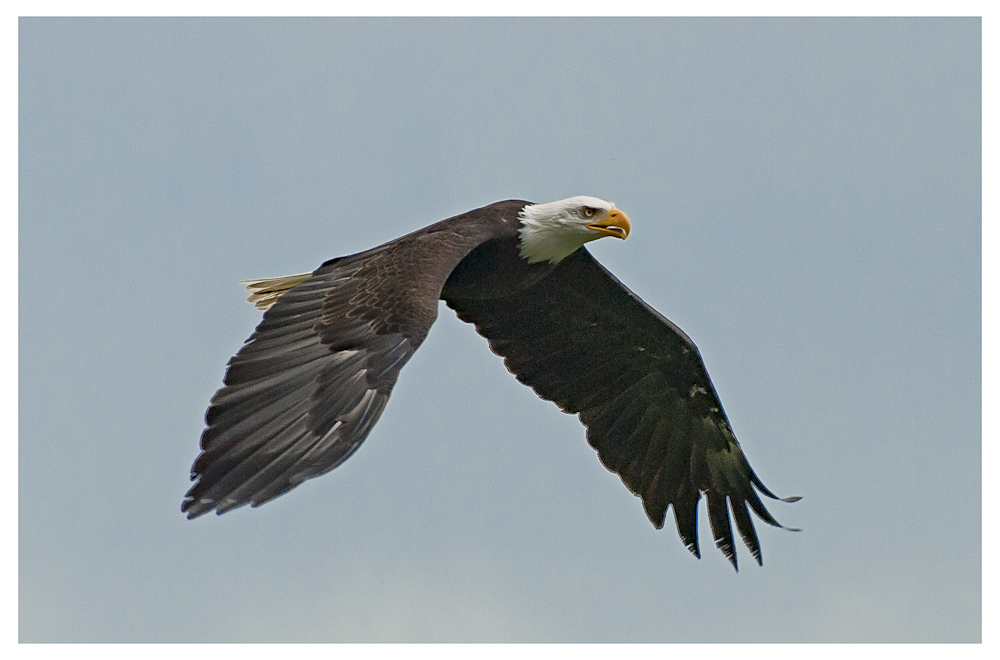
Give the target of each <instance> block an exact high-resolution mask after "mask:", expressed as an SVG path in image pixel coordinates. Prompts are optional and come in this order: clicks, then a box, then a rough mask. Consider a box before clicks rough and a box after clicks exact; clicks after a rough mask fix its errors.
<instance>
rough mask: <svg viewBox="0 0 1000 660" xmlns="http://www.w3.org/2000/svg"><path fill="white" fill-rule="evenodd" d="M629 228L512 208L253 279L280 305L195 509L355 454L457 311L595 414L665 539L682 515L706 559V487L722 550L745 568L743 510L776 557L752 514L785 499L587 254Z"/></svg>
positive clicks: (653, 317) (267, 323) (552, 388)
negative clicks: (700, 526) (437, 324)
mask: <svg viewBox="0 0 1000 660" xmlns="http://www.w3.org/2000/svg"><path fill="white" fill-rule="evenodd" d="M526 206H527V207H528V208H527V209H526ZM529 211H530V213H529ZM573 214H577V215H573ZM557 215H558V218H559V219H556V218H557ZM577 216H579V217H577ZM565 218H569V221H567V220H566V219H565ZM588 221H589V223H588ZM536 225H537V226H538V227H539V228H540V230H539V232H540V233H538V234H537V236H538V238H537V239H536V238H535V236H536V234H533V232H535V231H536V230H535V228H534V227H535V226H536ZM584 227H586V229H583V228H584ZM628 229H629V226H628V219H627V218H625V216H624V214H621V213H620V212H619V211H617V209H614V207H613V205H610V204H608V203H607V202H603V201H602V200H597V199H595V198H570V199H569V200H562V201H560V202H553V203H552V204H548V205H534V206H530V205H529V203H528V202H524V201H517V200H512V201H506V202H499V203H496V204H492V205H490V206H487V207H484V208H481V209H477V210H475V211H470V212H469V213H466V214H463V215H460V216H456V217H453V218H449V219H447V220H444V221H442V222H439V223H437V224H434V225H431V226H429V227H426V228H424V229H421V230H419V231H416V232H414V233H412V234H409V235H407V236H404V237H402V238H399V239H397V240H395V241H392V242H390V243H387V244H385V245H382V246H380V247H377V248H374V249H372V250H368V251H366V252H361V253H358V254H355V255H351V256H347V257H340V258H338V259H333V260H331V261H327V262H326V263H324V264H323V265H322V266H320V267H319V268H318V269H316V270H315V271H314V272H313V273H311V274H308V275H301V276H292V277H290V278H276V279H275V280H261V281H259V282H256V283H254V284H251V286H250V287H248V288H251V289H252V290H254V291H257V292H258V293H255V295H254V296H251V300H262V301H263V302H258V305H259V306H262V307H267V306H268V305H269V304H270V303H273V306H270V308H269V309H267V311H266V312H265V314H264V318H263V320H262V321H261V323H260V324H259V325H258V326H257V329H256V331H255V332H254V334H253V335H252V336H251V337H250V339H248V340H247V343H246V344H245V345H244V346H243V348H242V349H241V350H240V351H239V353H237V354H236V356H235V357H233V359H232V360H230V363H229V368H228V370H227V372H226V376H225V381H224V382H225V386H224V387H223V388H222V389H220V390H219V391H218V392H217V393H216V394H215V396H214V397H213V398H212V402H211V406H210V407H209V409H208V412H207V413H206V415H205V420H206V423H207V425H208V428H206V429H205V431H204V433H203V435H202V438H201V448H202V453H201V455H200V456H199V457H198V459H197V460H196V461H195V463H194V466H193V467H192V469H191V476H192V479H197V480H198V481H197V483H195V484H194V485H193V486H192V488H191V489H190V491H189V492H188V493H187V497H186V498H185V500H184V503H183V505H182V507H181V508H182V510H183V511H186V512H187V514H188V518H194V517H196V516H199V515H202V514H203V513H206V512H208V511H211V510H212V509H215V510H216V511H217V512H218V513H220V514H221V513H223V512H225V511H228V510H229V509H232V508H235V507H239V506H242V505H244V504H247V503H250V504H251V505H253V506H258V505H260V504H263V503H264V502H266V501H268V500H270V499H272V498H274V497H277V496H278V495H281V494H282V493H284V492H286V491H288V490H290V489H291V488H294V487H295V486H297V485H298V484H300V483H301V482H302V481H304V480H306V479H309V478H312V477H315V476H318V475H320V474H323V473H325V472H328V471H330V470H332V469H333V468H335V467H337V465H339V464H340V463H341V462H343V461H344V460H346V459H347V458H348V457H349V456H350V455H351V454H353V453H354V451H355V450H356V449H357V448H358V446H359V445H360V444H361V443H362V442H363V441H364V439H365V437H366V436H367V435H368V433H369V432H370V431H371V429H372V427H373V426H374V424H375V422H376V421H377V420H378V418H379V416H380V415H381V413H382V410H383V409H384V408H385V405H386V402H387V401H388V398H389V394H390V392H391V390H392V387H393V385H395V383H396V380H397V378H398V377H399V372H400V369H402V367H403V365H404V364H406V362H407V360H409V359H410V357H411V356H412V355H413V352H414V351H415V350H416V349H417V348H418V347H419V346H420V344H421V342H423V340H424V338H425V337H426V336H427V332H428V331H429V330H430V326H431V324H432V323H433V322H434V319H435V318H436V316H437V309H438V307H437V305H438V303H437V301H438V300H439V299H443V300H444V301H445V302H446V303H447V305H448V306H449V307H451V308H452V309H454V310H455V311H456V313H457V314H458V317H459V318H460V319H462V320H463V321H466V322H469V323H473V324H474V325H475V327H476V330H477V331H478V332H479V333H480V334H481V335H483V336H484V337H486V339H487V340H488V341H489V344H490V348H491V349H492V350H493V351H494V352H495V353H497V354H498V355H500V356H502V357H503V358H504V363H505V364H506V366H507V368H508V370H509V371H510V372H511V373H513V374H514V375H515V377H516V378H517V379H518V380H519V381H520V382H522V383H524V384H525V385H528V386H530V387H531V388H532V389H534V390H535V392H536V393H538V395H539V396H540V397H542V398H544V399H548V400H550V401H553V402H555V403H556V405H558V406H559V407H560V408H561V409H562V410H563V411H564V412H567V413H571V414H578V415H579V416H580V420H581V421H582V422H583V424H584V425H585V426H586V427H587V440H588V441H589V443H590V444H591V446H593V447H594V449H596V450H597V453H598V456H599V458H600V459H601V462H602V463H603V464H604V465H605V467H607V468H608V469H609V470H612V471H614V472H616V473H617V474H619V475H620V476H621V479H622V481H623V482H624V483H625V485H626V486H627V487H628V488H629V490H631V491H632V492H633V493H635V494H636V495H638V496H639V497H641V498H642V501H643V505H644V507H645V509H646V514H647V515H648V516H649V519H650V520H651V521H652V522H653V524H654V525H655V526H656V527H657V528H660V527H662V526H663V523H664V519H665V516H666V512H667V509H668V508H669V507H670V506H671V505H672V506H673V511H674V518H675V520H676V523H677V529H678V532H679V533H680V536H681V538H682V539H683V541H684V543H685V544H686V545H687V547H688V548H689V549H690V550H691V552H693V553H694V554H695V555H696V556H700V553H699V548H698V537H697V528H696V525H697V522H696V521H697V504H698V500H699V499H700V497H701V494H702V493H704V494H705V495H706V496H707V500H708V512H709V520H710V522H711V527H712V533H713V535H714V537H715V540H716V545H717V546H718V547H719V548H720V549H721V550H722V551H723V552H724V553H725V555H726V556H727V557H728V558H729V559H730V561H731V562H732V563H733V566H734V567H735V566H736V565H737V562H736V553H735V548H734V544H733V534H732V529H731V526H730V518H729V508H731V509H732V513H733V518H734V519H735V522H736V528H737V530H738V531H739V533H740V535H741V536H742V537H743V540H744V542H745V543H746V545H747V547H749V548H750V551H751V552H752V553H753V556H754V558H755V559H756V560H757V562H758V563H760V562H761V556H760V546H759V543H758V541H757V535H756V533H755V531H754V527H753V523H752V522H751V518H750V515H749V512H748V508H749V509H752V510H753V511H754V513H755V514H756V515H757V516H759V517H760V518H761V519H763V520H765V521H766V522H768V523H770V524H772V525H775V526H779V527H780V525H779V524H778V523H777V521H775V520H774V518H773V517H772V516H771V515H770V514H769V513H768V511H767V509H765V507H764V505H763V503H762V502H761V500H760V499H759V497H758V496H757V493H756V492H755V490H754V487H756V489H757V490H759V491H760V492H761V493H763V494H764V495H766V496H768V497H772V498H774V497H775V496H774V495H773V494H772V493H771V492H770V491H769V490H768V489H767V488H766V487H764V485H763V484H762V483H761V481H760V479H758V477H757V475H756V474H754V471H753V470H752V469H751V468H750V465H749V464H748V463H747V461H746V458H745V457H744V455H743V452H742V450H741V449H740V446H739V444H738V443H737V441H736V438H735V436H734V434H733V432H732V429H731V427H730V425H729V421H728V419H727V418H726V414H725V412H724V411H723V408H722V404H721V403H720V401H719V398H718V396H717V395H716V392H715V388H714V387H713V385H712V382H711V380H710V379H709V377H708V373H707V372H706V371H705V367H704V364H703V363H702V360H701V357H700V355H699V353H698V349H697V348H696V347H695V345H694V343H693V342H692V341H691V340H690V339H689V338H688V337H687V335H685V334H684V333H683V332H682V331H681V330H680V329H679V328H677V327H676V326H675V325H674V324H673V323H671V322H670V321H669V320H667V319H666V318H664V317H663V316H661V315H660V314H659V313H658V312H656V310H654V309H652V308H651V307H649V306H648V305H647V304H646V303H644V302H643V301H642V300H640V299H639V298H638V297H637V296H636V295H635V294H633V293H632V292H631V291H629V290H628V289H627V288H625V286H623V285H622V284H621V283H620V282H619V281H618V280H617V279H616V278H615V277H614V276H613V275H611V273H609V272H608V271H607V270H605V269H604V268H603V267H602V266H601V265H600V264H599V263H597V261H595V260H594V258H593V257H592V256H591V255H590V253H589V252H588V251H587V250H586V249H585V248H583V247H582V244H583V243H584V242H585V241H588V240H593V239H594V238H598V237H600V236H602V235H614V236H618V237H619V238H624V237H625V236H627V234H628ZM545 232H549V233H545ZM553 232H554V233H555V234H558V237H559V240H563V239H564V238H565V240H567V241H569V243H568V245H569V247H571V248H573V249H572V250H571V251H569V256H566V257H565V258H561V259H560V258H559V254H561V252H559V250H560V249H562V248H561V247H559V246H557V247H556V248H555V251H554V252H553V251H551V249H552V248H551V244H550V243H544V241H550V242H551V236H553V235H555V234H554V233H553ZM560 232H562V233H560ZM588 232H589V233H588ZM563 234H565V236H563ZM535 240H538V241H542V242H539V243H537V245H536V244H535V243H533V242H532V241H535ZM576 243H579V245H576ZM568 250H569V248H566V249H562V252H566V251H568ZM557 253H558V254H557ZM553 255H555V256H553ZM529 261H534V262H535V263H529ZM254 287H256V288H254ZM260 292H263V293H260ZM727 499H728V500H729V506H728V507H727V504H726V500H727ZM795 499H797V498H788V499H787V500H786V501H794V500H795Z"/></svg>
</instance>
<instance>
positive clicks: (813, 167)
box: [18, 19, 982, 642]
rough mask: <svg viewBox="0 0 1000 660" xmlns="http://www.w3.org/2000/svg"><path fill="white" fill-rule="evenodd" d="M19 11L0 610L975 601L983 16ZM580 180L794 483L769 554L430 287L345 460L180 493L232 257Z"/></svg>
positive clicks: (743, 421)
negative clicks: (137, 16) (677, 516)
mask: <svg viewBox="0 0 1000 660" xmlns="http://www.w3.org/2000/svg"><path fill="white" fill-rule="evenodd" d="M19 26H20V29H19V102H20V103H19V105H20V115H19V135H18V139H19V186H20V190H19V209H20V217H19V246H18V249H19V283H18V286H19V289H18V305H19V319H18V320H19V411H18V414H19V424H20V427H19V454H18V466H19V502H18V514H19V555H18V560H19V585H18V586H19V619H18V621H19V627H20V630H19V636H20V640H21V641H22V642H28V641H106V642H118V641H132V642H150V641H171V642H185V641H202V642H205V641H234V642H235V641H285V642H293V641H540V642H541V641H566V642H571V641H579V642H588V641H600V642H612V641H618V642H676V641H687V642H701V641H718V642H756V641H771V642H791V641H801V642H810V641H873V642H874V641H897V642H918V641H941V642H944V641H955V642H958V641H963V642H972V641H978V640H980V639H981V632H982V631H981V596H982V590H981V565H982V556H981V540H982V525H981V513H982V507H981V488H982V482H981V440H982V438H981V430H980V424H981V419H982V406H981V339H982V337H981V329H980V328H981V326H980V321H981V307H980V300H981V293H982V289H981V242H980V228H981V227H980V223H981V203H980V200H981V166H980V163H981V146H980V144H981V142H980V140H981V121H982V116H981V88H980V81H981V22H980V21H979V20H977V19H960V20H941V19H918V20H901V19H883V20H870V19H869V20H846V19H830V20H817V19H810V20H768V19H756V20H754V19H750V20H748V19H737V20H697V19H683V20H666V19H664V20H650V19H643V20H432V19H423V20H413V19H409V20H225V19H223V20H206V19H198V20H181V19H169V20H162V19H161V20H100V19H83V20H79V19H78V20H37V19H22V20H21V21H20V24H19ZM576 194H587V195H595V196H598V197H601V198H604V199H607V200H610V201H613V202H615V203H616V204H617V205H618V207H619V208H621V209H623V210H624V211H625V212H626V213H628V214H629V217H630V218H631V220H632V226H633V232H632V235H631V237H630V238H629V240H627V241H625V242H620V241H610V240H606V241H599V242H597V243H595V244H592V252H593V253H594V254H595V255H596V256H597V257H598V258H599V259H600V260H601V261H602V262H603V263H604V264H605V265H606V266H607V267H608V268H609V269H610V270H611V271H612V272H614V273H615V274H616V275H617V276H618V277H619V278H620V279H621V280H622V281H623V282H624V283H626V284H627V285H628V286H629V287H630V288H632V289H633V290H634V291H635V292H636V293H637V294H639V295H640V296H642V297H643V298H644V299H645V300H646V301H647V302H649V303H650V304H651V305H653V306H654V307H656V308H657V309H658V310H660V311H661V312H662V313H663V314H664V315H666V316H667V317H669V318H670V319H671V320H673V321H674V322H675V323H677V324H678V325H679V326H680V327H682V328H683V329H684V330H685V331H686V332H687V333H688V334H689V335H690V336H691V337H692V338H693V339H694V341H695V342H696V343H697V344H698V346H699V348H700V349H701V352H702V355H703V357H704V359H705V362H706V364H707V366H708V370H709V373H710V374H711V376H712V378H713V380H714V382H715V385H716V388H717V390H718V392H719V394H720V396H721V398H722V401H723V403H724V404H725V406H726V410H727V412H728V414H729V417H730V420H731V422H732V425H733V428H734V430H735V432H736V435H737V437H738V438H739V439H740V442H741V444H742V446H743V449H744V451H745V453H746V455H747V457H748V458H749V460H750V463H751V464H752V465H753V466H754V468H755V470H756V471H757V473H758V474H759V475H760V477H761V478H762V479H763V481H764V483H765V484H767V485H768V486H769V487H770V488H771V489H772V490H773V491H775V492H776V493H778V494H780V495H782V496H788V495H801V496H803V500H802V501H801V502H799V503H796V504H781V503H774V504H771V505H770V509H771V511H772V513H773V514H774V515H775V516H776V517H777V518H778V519H779V520H780V521H782V522H783V523H786V524H788V525H791V526H796V527H801V528H803V531H802V532H799V533H793V532H788V531H783V530H777V529H773V528H770V527H768V526H767V525H765V524H764V523H762V522H759V521H758V524H757V529H758V532H759V534H760V537H761V545H762V550H763V556H764V566H763V567H762V568H761V567H757V566H756V565H755V564H754V563H753V562H752V560H751V558H750V555H749V553H748V552H747V551H746V550H745V548H743V547H742V546H741V547H740V548H739V549H738V552H739V556H740V559H741V570H740V572H739V573H734V572H733V570H732V568H731V567H730V566H729V564H728V562H727V561H726V560H725V558H724V556H723V555H722V554H721V553H720V552H719V551H717V550H716V549H715V548H714V547H713V543H712V540H711V537H710V533H709V530H708V525H707V518H706V516H705V515H704V505H702V518H701V524H700V528H701V543H702V554H703V558H702V559H701V560H697V559H695V558H694V557H693V556H691V555H690V554H689V553H688V551H687V550H686V549H685V548H684V546H683V544H682V543H681V541H680V540H679V539H678V537H677V533H676V530H675V529H674V525H673V522H672V520H671V519H670V518H669V517H668V520H667V524H666V525H665V527H664V529H663V530H660V531H656V530H654V529H653V527H652V526H651V525H650V524H649V522H648V520H647V519H646V516H645V514H644V512H643V509H642V506H641V502H640V501H639V500H638V499H637V498H636V497H634V496H633V495H631V494H630V493H629V492H628V491H627V489H626V488H625V487H624V486H623V485H622V483H621V481H620V479H619V478H618V477H617V476H616V475H614V474H612V473H610V472H608V471H607V470H605V469H604V467H603V466H602V465H601V464H600V462H599V461H598V459H597V456H596V453H595V452H594V451H593V450H592V449H591V448H590V447H589V446H588V445H587V442H586V440H585V437H584V429H583V427H582V426H581V425H580V424H579V422H578V421H577V420H576V418H574V417H570V416H568V415H563V414H562V413H560V412H559V411H558V409H557V408H556V407H555V406H554V405H552V404H551V403H547V402H544V401H541V400H539V399H537V398H536V397H535V396H534V394H533V393H532V392H531V391H530V390H529V389H527V388H525V387H523V386H521V385H520V384H518V383H517V382H516V381H515V380H514V378H513V377H512V376H510V375H509V374H508V373H507V372H506V371H505V369H504V367H503V363H502V361H501V360H500V359H499V358H497V357H496V356H494V355H493V354H491V353H490V351H489V350H488V347H487V345H486V342H485V340H483V339H482V338H481V337H479V336H478V335H476V334H475V332H474V331H473V329H472V327H470V326H467V325H465V324H463V323H461V322H460V321H458V320H457V319H456V318H455V316H454V314H453V313H452V312H451V311H450V310H448V309H447V308H444V307H442V309H441V314H440V317H439V320H438V321H437V323H436V324H435V326H434V328H433V329H432V331H431V333H430V336H429V338H428V339H427V341H426V343H425V344H424V345H423V346H422V347H421V348H420V350H419V351H418V352H417V353H416V355H415V356H414V358H413V360H412V361H411V362H410V363H409V364H408V365H407V366H406V368H405V369H404V370H403V372H402V375H401V378H400V380H399V383H398V385H397V387H396V389H395V391H394V393H393V397H392V400H391V401H390V402H389V406H388V408H387V410H386V412H385V414H384V415H383V417H382V419H381V421H380V422H379V424H378V425H377V426H376V427H375V429H374V431H373V432H372V433H371V435H370V436H369V438H368V440H367V441H366V442H365V444H364V445H363V446H362V447H361V448H360V449H359V450H358V452H357V453H356V454H355V455H354V456H353V457H352V458H351V459H350V460H348V461H347V462H346V463H344V464H343V465H342V466H341V467H339V468H337V469H336V470H335V471H334V472H332V473H330V474H329V475H326V476H324V477H322V478H320V479H316V480H313V481H310V482H308V483H306V484H305V485H303V486H301V487H300V488H297V489H296V490H294V491H292V492H291V493H289V494H287V495H285V496H283V497H281V498H279V499H277V500H275V501H273V502H270V503H268V504H267V505H265V506H263V507H261V508H259V509H250V508H244V509H240V510H237V511H234V512H231V513H228V514H226V515H224V516H221V517H216V516H214V515H212V516H205V517H203V518H199V519H198V520H195V521H187V520H186V519H185V517H184V516H183V514H181V512H180V504H181V500H182V497H183V495H184V493H185V491H186V490H187V488H188V487H189V485H190V482H189V479H188V476H189V470H190V466H191V463H192V461H193V460H194V458H195V457H196V456H197V453H198V439H199V436H200V434H201V431H202V428H203V415H204V412H205V408H206V407H207V403H208V400H209V398H210V397H211V395H212V394H213V392H214V391H215V390H216V389H217V388H218V387H219V386H220V385H221V381H222V376H223V374H224V370H225V365H226V361H227V360H228V359H229V357H230V356H231V355H232V354H233V353H235V351H236V350H237V349H238V348H239V347H240V345H241V344H242V342H243V341H244V340H245V339H246V338H247V337H248V336H249V335H250V333H251V332H252V330H253V327H254V325H255V324H256V323H257V322H258V321H259V318H260V313H259V312H257V311H255V310H254V309H253V307H252V306H251V305H248V304H247V303H245V302H244V298H245V292H243V290H242V289H241V287H240V285H239V284H238V280H240V279H247V278H252V277H266V276H276V275H284V274H289V273H298V272H303V271H308V270H311V269H313V268H315V267H316V266H317V265H319V264H320V263H321V262H322V261H324V260H326V259H329V258H332V257H335V256H339V255H344V254H349V253H352V252H357V251H360V250H363V249H366V248H368V247H372V246H374V245H377V244H379V243H382V242H385V241H387V240H391V239H393V238H396V237H398V236H400V235H402V234H404V233H407V232H409V231H412V230H414V229H417V228H419V227H422V226H424V225H427V224H430V223H432V222H436V221H438V220H441V219H443V218H445V217H448V216H451V215H454V214H457V213H461V212H464V211H467V210H469V209H471V208H475V207H478V206H483V205H485V204H489V203H491V202H494V201H498V200H501V199H507V198H524V199H530V200H534V201H537V202H546V201H552V200H556V199H561V198H564V197H568V196H570V195H576Z"/></svg>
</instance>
